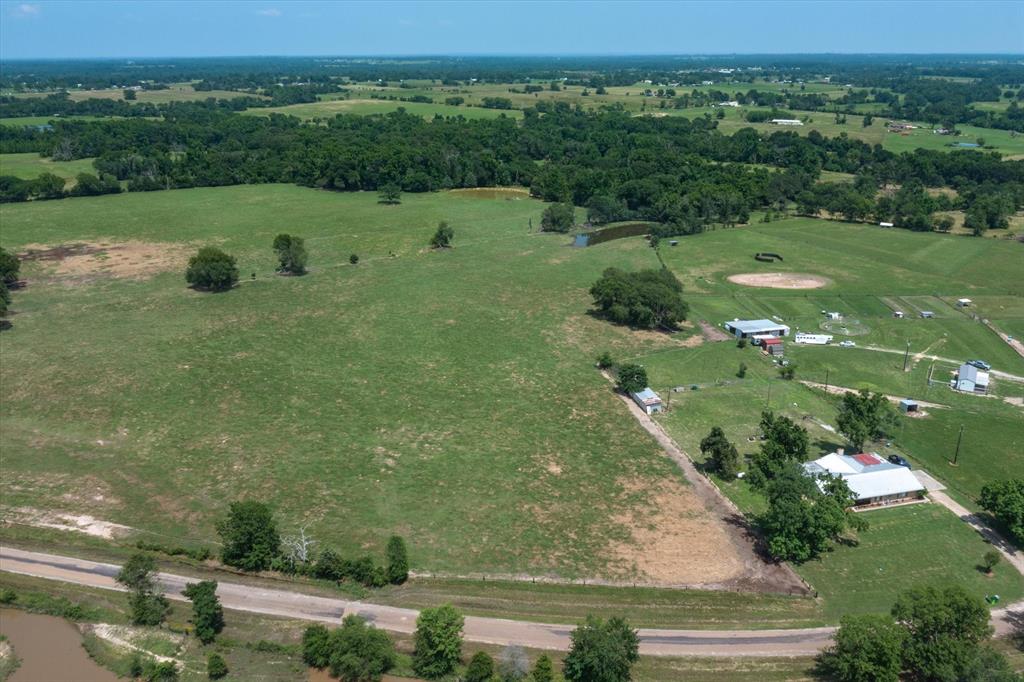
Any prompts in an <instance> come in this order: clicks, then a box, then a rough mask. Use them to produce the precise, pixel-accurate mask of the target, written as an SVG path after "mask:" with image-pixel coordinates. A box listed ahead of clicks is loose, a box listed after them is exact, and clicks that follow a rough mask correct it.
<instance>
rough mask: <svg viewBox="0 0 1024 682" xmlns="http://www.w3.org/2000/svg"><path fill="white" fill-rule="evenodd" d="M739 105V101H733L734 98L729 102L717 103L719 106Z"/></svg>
mask: <svg viewBox="0 0 1024 682" xmlns="http://www.w3.org/2000/svg"><path fill="white" fill-rule="evenodd" d="M739 105H740V103H739V102H737V101H735V100H733V101H730V102H719V103H718V106H720V107H738V106H739Z"/></svg>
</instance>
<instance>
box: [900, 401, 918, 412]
mask: <svg viewBox="0 0 1024 682" xmlns="http://www.w3.org/2000/svg"><path fill="white" fill-rule="evenodd" d="M920 409H921V406H920V405H919V404H918V402H917V401H916V400H912V399H910V398H904V399H903V400H901V401H900V412H902V413H903V414H911V413H914V412H918V411H919V410H920Z"/></svg>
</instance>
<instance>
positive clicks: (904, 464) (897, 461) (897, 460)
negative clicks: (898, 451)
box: [889, 455, 914, 469]
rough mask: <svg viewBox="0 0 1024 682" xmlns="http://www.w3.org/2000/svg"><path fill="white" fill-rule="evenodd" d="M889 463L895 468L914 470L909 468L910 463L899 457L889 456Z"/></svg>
mask: <svg viewBox="0 0 1024 682" xmlns="http://www.w3.org/2000/svg"><path fill="white" fill-rule="evenodd" d="M889 461H890V462H892V463H893V464H895V465H897V466H901V467H907V468H908V469H913V468H914V467H912V466H910V462H908V461H907V460H905V459H903V458H902V457H900V456H899V455H889Z"/></svg>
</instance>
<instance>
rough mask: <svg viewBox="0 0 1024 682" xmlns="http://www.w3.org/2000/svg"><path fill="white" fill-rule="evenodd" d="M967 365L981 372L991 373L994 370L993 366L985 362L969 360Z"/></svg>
mask: <svg viewBox="0 0 1024 682" xmlns="http://www.w3.org/2000/svg"><path fill="white" fill-rule="evenodd" d="M967 364H968V365H970V366H971V367H977V368H978V369H980V370H984V371H986V372H987V371H989V370H990V369H992V365H990V364H988V363H987V362H985V361H984V360H968V361H967Z"/></svg>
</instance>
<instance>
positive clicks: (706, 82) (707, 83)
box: [700, 81, 715, 85]
mask: <svg viewBox="0 0 1024 682" xmlns="http://www.w3.org/2000/svg"><path fill="white" fill-rule="evenodd" d="M700 84H701V85H714V84H715V81H701V82H700Z"/></svg>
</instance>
